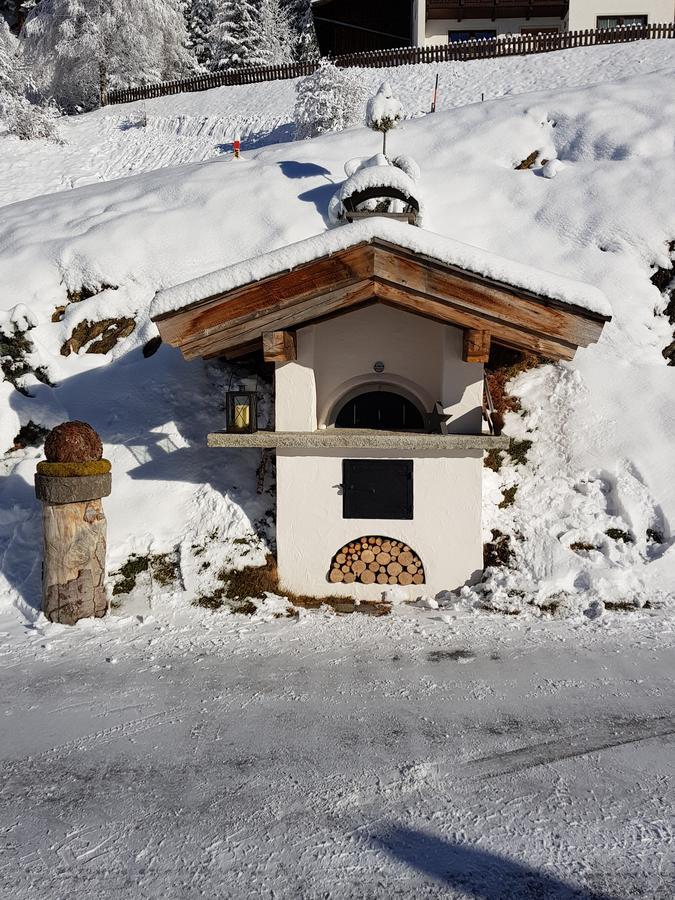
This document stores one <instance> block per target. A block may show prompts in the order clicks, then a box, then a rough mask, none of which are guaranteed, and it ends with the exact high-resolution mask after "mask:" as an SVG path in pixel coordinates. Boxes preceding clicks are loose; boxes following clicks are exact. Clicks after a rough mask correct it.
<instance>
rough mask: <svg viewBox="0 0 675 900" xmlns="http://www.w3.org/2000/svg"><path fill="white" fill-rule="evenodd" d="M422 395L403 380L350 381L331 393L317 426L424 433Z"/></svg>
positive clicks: (369, 379)
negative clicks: (319, 423) (320, 424)
mask: <svg viewBox="0 0 675 900" xmlns="http://www.w3.org/2000/svg"><path fill="white" fill-rule="evenodd" d="M422 393H423V392H422V391H421V390H418V389H416V386H413V385H412V383H411V384H408V382H407V379H401V378H396V377H395V376H394V377H390V378H389V379H388V380H387V381H379V380H377V381H375V380H373V379H372V378H366V379H363V378H360V379H354V380H353V381H352V382H351V383H348V384H345V385H343V386H342V389H341V390H336V391H334V392H333V394H332V396H331V397H330V400H329V402H328V403H327V404H325V407H324V410H323V416H322V417H321V418H320V420H319V421H320V422H321V421H322V422H323V424H325V425H327V426H328V427H335V428H366V429H368V428H372V429H375V430H382V431H425V430H426V421H427V414H426V408H427V406H428V407H429V408H431V406H430V405H429V404H431V405H433V403H432V401H429V402H428V403H427V402H426V397H423V396H422Z"/></svg>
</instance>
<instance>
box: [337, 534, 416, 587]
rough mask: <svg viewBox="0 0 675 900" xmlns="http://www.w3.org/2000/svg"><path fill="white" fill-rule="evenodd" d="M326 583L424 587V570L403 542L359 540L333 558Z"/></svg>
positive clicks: (382, 538) (412, 551) (371, 539)
mask: <svg viewBox="0 0 675 900" xmlns="http://www.w3.org/2000/svg"><path fill="white" fill-rule="evenodd" d="M328 580H329V581H331V582H333V584H339V583H344V584H353V583H354V582H358V583H360V584H402V585H409V584H424V566H423V565H422V560H421V559H420V558H419V556H418V555H417V554H416V553H415V552H414V550H412V549H411V548H410V547H409V546H408V545H407V544H404V543H403V541H396V540H394V539H393V538H387V537H361V538H358V540H356V541H353V542H352V543H350V544H345V546H344V547H342V549H341V550H339V551H338V552H337V553H336V554H335V556H334V557H333V559H332V562H331V567H330V572H329V573H328Z"/></svg>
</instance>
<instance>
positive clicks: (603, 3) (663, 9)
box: [569, 0, 675, 31]
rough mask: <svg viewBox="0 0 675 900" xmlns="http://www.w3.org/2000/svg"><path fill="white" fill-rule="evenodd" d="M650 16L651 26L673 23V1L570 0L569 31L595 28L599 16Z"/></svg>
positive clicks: (674, 8) (674, 13) (674, 10)
mask: <svg viewBox="0 0 675 900" xmlns="http://www.w3.org/2000/svg"><path fill="white" fill-rule="evenodd" d="M644 15H646V16H649V19H648V22H649V24H650V25H653V24H661V23H663V22H672V21H673V19H674V17H675V3H673V0H595V2H593V0H570V11H569V29H570V31H579V30H580V29H582V28H584V29H585V28H595V27H596V22H597V17H598V16H644Z"/></svg>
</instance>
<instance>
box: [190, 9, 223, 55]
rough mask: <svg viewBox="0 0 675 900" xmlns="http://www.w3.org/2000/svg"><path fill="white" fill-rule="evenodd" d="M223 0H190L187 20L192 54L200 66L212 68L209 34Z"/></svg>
mask: <svg viewBox="0 0 675 900" xmlns="http://www.w3.org/2000/svg"><path fill="white" fill-rule="evenodd" d="M221 5H222V0H188V2H187V4H186V7H185V18H186V21H187V27H188V32H189V34H190V42H191V49H192V52H193V54H194V56H195V58H196V60H197V62H198V63H199V65H200V66H203V67H204V68H210V66H211V61H212V56H211V44H210V41H209V33H210V31H211V28H212V27H213V22H214V19H215V16H216V12H217V9H218V7H219V6H221Z"/></svg>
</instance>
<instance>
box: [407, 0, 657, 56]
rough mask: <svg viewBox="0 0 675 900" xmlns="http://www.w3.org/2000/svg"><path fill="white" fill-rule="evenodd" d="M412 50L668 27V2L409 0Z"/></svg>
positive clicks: (607, 0)
mask: <svg viewBox="0 0 675 900" xmlns="http://www.w3.org/2000/svg"><path fill="white" fill-rule="evenodd" d="M413 7H414V13H413V16H414V35H413V43H414V44H416V45H417V46H422V47H423V46H425V45H426V46H428V45H433V44H445V43H447V42H448V41H450V42H452V41H467V40H475V39H477V38H494V37H500V36H501V35H505V34H547V33H549V34H550V33H555V32H560V31H581V30H583V29H587V28H591V29H595V28H597V29H605V28H618V27H619V26H622V25H654V24H661V23H667V22H672V21H673V18H674V15H675V3H674V2H673V0H414V2H413Z"/></svg>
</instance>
